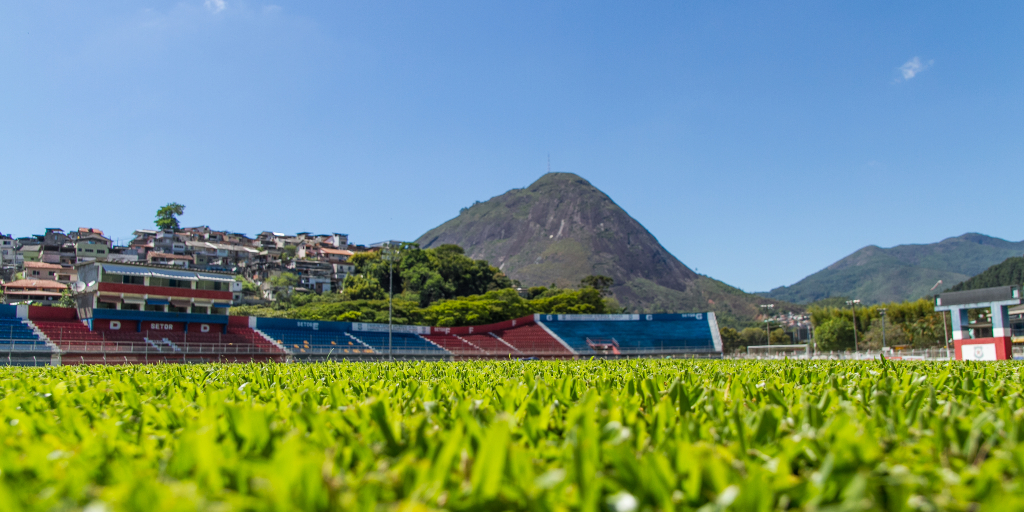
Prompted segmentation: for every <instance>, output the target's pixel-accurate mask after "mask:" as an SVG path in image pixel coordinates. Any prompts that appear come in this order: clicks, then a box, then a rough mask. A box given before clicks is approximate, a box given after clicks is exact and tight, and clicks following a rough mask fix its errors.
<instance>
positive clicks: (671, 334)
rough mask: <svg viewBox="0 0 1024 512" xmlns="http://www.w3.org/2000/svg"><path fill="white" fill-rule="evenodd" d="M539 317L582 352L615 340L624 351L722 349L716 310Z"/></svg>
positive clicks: (662, 351) (587, 352) (675, 351)
mask: <svg viewBox="0 0 1024 512" xmlns="http://www.w3.org/2000/svg"><path fill="white" fill-rule="evenodd" d="M538 316H539V317H540V318H539V319H538V320H539V321H540V322H541V323H543V324H544V326H546V327H547V328H548V329H550V330H551V332H553V333H554V334H555V335H556V336H558V337H559V338H561V340H562V341H564V342H565V343H566V344H568V345H569V346H570V347H572V349H573V350H574V351H575V352H577V353H579V354H593V353H595V351H594V350H593V349H592V348H591V345H592V344H602V345H608V344H612V343H611V342H612V340H614V344H615V345H617V347H618V350H619V351H620V352H621V353H623V354H629V353H678V352H691V353H694V352H707V353H710V352H721V351H722V342H721V340H720V338H719V335H718V323H717V321H716V320H715V316H714V313H693V314H684V315H679V314H676V315H670V314H662V315H538ZM588 340H589V341H588Z"/></svg>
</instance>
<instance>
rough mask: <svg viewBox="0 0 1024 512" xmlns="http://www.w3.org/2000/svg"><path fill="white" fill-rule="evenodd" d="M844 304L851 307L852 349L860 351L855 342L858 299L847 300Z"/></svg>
mask: <svg viewBox="0 0 1024 512" xmlns="http://www.w3.org/2000/svg"><path fill="white" fill-rule="evenodd" d="M846 304H847V305H848V306H852V307H853V351H854V352H860V347H859V345H858V344H857V304H860V299H853V300H848V301H846Z"/></svg>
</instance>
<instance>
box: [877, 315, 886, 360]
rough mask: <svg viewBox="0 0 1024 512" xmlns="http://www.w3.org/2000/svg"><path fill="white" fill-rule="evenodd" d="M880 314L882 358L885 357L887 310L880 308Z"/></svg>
mask: <svg viewBox="0 0 1024 512" xmlns="http://www.w3.org/2000/svg"><path fill="white" fill-rule="evenodd" d="M878 314H879V315H881V317H882V357H885V308H878Z"/></svg>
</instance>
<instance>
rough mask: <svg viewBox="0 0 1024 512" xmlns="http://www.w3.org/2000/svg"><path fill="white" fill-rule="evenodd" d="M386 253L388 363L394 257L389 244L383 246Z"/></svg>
mask: <svg viewBox="0 0 1024 512" xmlns="http://www.w3.org/2000/svg"><path fill="white" fill-rule="evenodd" d="M385 247H387V251H388V361H393V360H394V357H392V355H391V329H392V327H391V311H392V308H391V305H392V303H393V302H394V299H395V282H394V281H395V256H394V254H392V252H391V242H388V243H387V244H385Z"/></svg>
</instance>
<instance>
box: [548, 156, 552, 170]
mask: <svg viewBox="0 0 1024 512" xmlns="http://www.w3.org/2000/svg"><path fill="white" fill-rule="evenodd" d="M550 173H551V153H548V174H550Z"/></svg>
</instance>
